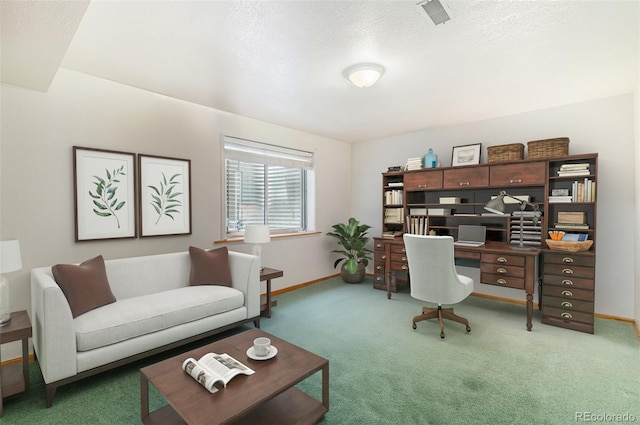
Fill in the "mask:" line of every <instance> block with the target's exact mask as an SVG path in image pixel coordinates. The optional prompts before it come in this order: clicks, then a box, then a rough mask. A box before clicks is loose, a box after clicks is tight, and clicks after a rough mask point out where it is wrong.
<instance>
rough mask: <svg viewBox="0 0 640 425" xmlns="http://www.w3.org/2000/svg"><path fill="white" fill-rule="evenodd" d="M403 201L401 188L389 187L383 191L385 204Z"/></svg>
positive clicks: (396, 203)
mask: <svg viewBox="0 0 640 425" xmlns="http://www.w3.org/2000/svg"><path fill="white" fill-rule="evenodd" d="M402 201H403V194H402V189H391V190H386V191H385V192H384V204H385V205H400V204H402Z"/></svg>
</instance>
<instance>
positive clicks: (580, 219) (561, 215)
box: [558, 211, 587, 224]
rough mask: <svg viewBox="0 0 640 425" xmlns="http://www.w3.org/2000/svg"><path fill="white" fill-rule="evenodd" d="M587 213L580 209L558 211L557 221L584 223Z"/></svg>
mask: <svg viewBox="0 0 640 425" xmlns="http://www.w3.org/2000/svg"><path fill="white" fill-rule="evenodd" d="M586 222H587V213H586V212H581V211H558V223H576V224H585V223H586Z"/></svg>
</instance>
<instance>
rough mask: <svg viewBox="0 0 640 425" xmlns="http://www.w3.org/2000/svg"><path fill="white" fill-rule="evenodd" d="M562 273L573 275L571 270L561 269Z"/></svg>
mask: <svg viewBox="0 0 640 425" xmlns="http://www.w3.org/2000/svg"><path fill="white" fill-rule="evenodd" d="M562 273H564V274H573V270H571V269H562Z"/></svg>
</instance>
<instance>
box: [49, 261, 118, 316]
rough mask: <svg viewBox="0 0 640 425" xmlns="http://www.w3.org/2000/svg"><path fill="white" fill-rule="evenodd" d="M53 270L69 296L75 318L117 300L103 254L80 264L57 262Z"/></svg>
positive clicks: (63, 291) (68, 300) (61, 286)
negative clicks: (110, 283)
mask: <svg viewBox="0 0 640 425" xmlns="http://www.w3.org/2000/svg"><path fill="white" fill-rule="evenodd" d="M51 271H52V272H53V277H54V279H55V280H56V283H57V284H58V286H59V287H60V289H62V293H64V296H65V297H66V298H67V302H68V303H69V306H70V307H71V314H72V315H73V317H74V318H76V317H78V316H80V315H81V314H83V313H86V312H87V311H89V310H93V309H94V308H98V307H102V306H103V305H107V304H111V303H113V302H115V301H116V297H114V296H113V293H112V292H111V287H110V286H109V281H108V280H107V272H106V270H105V267H104V259H103V258H102V255H99V256H97V257H96V258H92V259H91V260H87V261H85V262H84V263H82V264H80V265H79V266H76V265H73V264H57V265H55V266H53V267H51Z"/></svg>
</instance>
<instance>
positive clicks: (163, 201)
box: [138, 155, 191, 237]
mask: <svg viewBox="0 0 640 425" xmlns="http://www.w3.org/2000/svg"><path fill="white" fill-rule="evenodd" d="M138 172H139V173H140V176H139V178H138V182H139V185H140V189H139V191H138V193H139V196H140V200H139V204H140V229H141V231H140V236H141V237H146V236H168V235H190V234H191V160H188V159H178V158H167V157H162V156H151V155H138Z"/></svg>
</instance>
